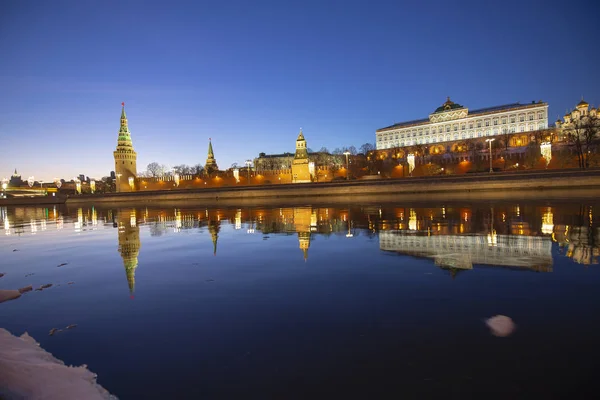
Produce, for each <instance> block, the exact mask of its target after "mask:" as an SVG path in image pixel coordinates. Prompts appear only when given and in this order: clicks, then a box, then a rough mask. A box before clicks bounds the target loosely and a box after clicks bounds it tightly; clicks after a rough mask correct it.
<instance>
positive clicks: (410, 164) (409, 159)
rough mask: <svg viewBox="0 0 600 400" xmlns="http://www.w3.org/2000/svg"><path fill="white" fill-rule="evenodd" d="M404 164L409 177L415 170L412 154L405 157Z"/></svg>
mask: <svg viewBox="0 0 600 400" xmlns="http://www.w3.org/2000/svg"><path fill="white" fill-rule="evenodd" d="M406 162H408V174H409V175H410V174H412V172H413V170H414V169H415V155H414V154H413V153H410V154H409V155H408V156H407V157H406Z"/></svg>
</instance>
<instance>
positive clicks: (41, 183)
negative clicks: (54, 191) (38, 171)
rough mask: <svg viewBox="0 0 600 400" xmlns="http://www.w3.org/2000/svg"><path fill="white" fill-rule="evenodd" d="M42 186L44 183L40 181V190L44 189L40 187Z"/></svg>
mask: <svg viewBox="0 0 600 400" xmlns="http://www.w3.org/2000/svg"><path fill="white" fill-rule="evenodd" d="M43 184H44V181H42V180H40V189H42V190H43V189H44V186H42V185H43Z"/></svg>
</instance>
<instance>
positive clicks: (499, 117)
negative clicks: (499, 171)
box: [375, 97, 548, 154]
mask: <svg viewBox="0 0 600 400" xmlns="http://www.w3.org/2000/svg"><path fill="white" fill-rule="evenodd" d="M545 129H548V103H544V102H542V101H539V102H532V103H531V104H519V103H513V104H506V105H502V106H496V107H489V108H482V109H478V110H469V109H468V108H467V107H464V106H462V105H460V104H457V103H454V102H453V101H451V100H450V98H449V97H448V99H447V100H446V102H445V103H444V104H442V105H441V106H440V107H438V108H437V109H436V110H435V111H434V112H433V113H431V114H429V117H428V118H423V119H418V120H414V121H406V122H401V123H397V124H394V125H391V126H388V127H385V128H381V129H378V130H377V131H376V146H375V147H376V149H377V150H384V149H391V148H408V147H411V146H423V147H424V148H425V149H426V151H427V152H428V153H429V154H436V153H438V154H439V153H445V152H449V151H451V149H452V148H453V146H452V145H453V143H457V142H460V141H464V140H467V139H475V140H477V139H480V140H481V141H483V140H484V139H487V138H489V137H494V136H498V135H504V134H511V136H512V140H513V143H511V145H513V146H520V145H525V144H527V143H528V142H529V140H528V137H529V135H528V134H529V133H530V132H532V131H540V130H545ZM520 134H521V135H520ZM520 136H522V138H521V137H520Z"/></svg>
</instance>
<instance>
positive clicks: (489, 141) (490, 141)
mask: <svg viewBox="0 0 600 400" xmlns="http://www.w3.org/2000/svg"><path fill="white" fill-rule="evenodd" d="M494 140H496V139H485V141H486V142H488V143H489V144H490V173H492V172H494V169H493V168H492V142H493V141H494Z"/></svg>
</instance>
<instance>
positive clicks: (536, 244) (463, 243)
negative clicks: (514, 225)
mask: <svg viewBox="0 0 600 400" xmlns="http://www.w3.org/2000/svg"><path fill="white" fill-rule="evenodd" d="M379 246H380V248H381V250H385V251H395V252H399V253H402V254H407V255H413V256H418V257H428V258H433V259H434V260H435V261H436V263H438V264H440V265H442V266H448V267H453V268H457V269H471V268H472V265H473V264H482V265H499V266H507V267H523V268H528V269H532V270H535V271H543V272H550V271H552V241H551V240H550V238H548V237H539V236H518V235H497V234H489V235H483V234H469V235H415V234H410V233H407V232H405V231H382V232H380V233H379Z"/></svg>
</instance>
